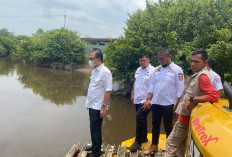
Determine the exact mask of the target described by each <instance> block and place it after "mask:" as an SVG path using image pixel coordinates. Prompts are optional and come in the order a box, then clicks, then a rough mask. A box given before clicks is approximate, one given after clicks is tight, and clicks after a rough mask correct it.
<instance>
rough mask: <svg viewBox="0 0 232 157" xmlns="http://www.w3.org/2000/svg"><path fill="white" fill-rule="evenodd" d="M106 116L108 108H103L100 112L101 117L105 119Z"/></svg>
mask: <svg viewBox="0 0 232 157" xmlns="http://www.w3.org/2000/svg"><path fill="white" fill-rule="evenodd" d="M105 116H106V107H102V108H101V110H100V117H101V118H104V117H105Z"/></svg>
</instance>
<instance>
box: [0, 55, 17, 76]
mask: <svg viewBox="0 0 232 157" xmlns="http://www.w3.org/2000/svg"><path fill="white" fill-rule="evenodd" d="M12 62H13V61H12V60H11V59H9V58H0V76H1V75H7V76H8V75H10V74H11V75H12V74H13V72H14V70H15V66H16V62H14V63H15V64H12Z"/></svg>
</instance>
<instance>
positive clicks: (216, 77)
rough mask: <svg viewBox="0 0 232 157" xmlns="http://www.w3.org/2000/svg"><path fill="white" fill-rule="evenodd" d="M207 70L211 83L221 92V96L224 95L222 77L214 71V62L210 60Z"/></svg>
mask: <svg viewBox="0 0 232 157" xmlns="http://www.w3.org/2000/svg"><path fill="white" fill-rule="evenodd" d="M207 69H208V71H209V73H210V76H211V83H212V85H213V86H214V88H215V89H216V90H217V91H218V92H219V96H221V95H222V93H223V86H222V82H221V77H220V76H219V75H218V74H217V73H216V72H214V71H213V70H212V60H211V59H210V58H209V59H208V60H207Z"/></svg>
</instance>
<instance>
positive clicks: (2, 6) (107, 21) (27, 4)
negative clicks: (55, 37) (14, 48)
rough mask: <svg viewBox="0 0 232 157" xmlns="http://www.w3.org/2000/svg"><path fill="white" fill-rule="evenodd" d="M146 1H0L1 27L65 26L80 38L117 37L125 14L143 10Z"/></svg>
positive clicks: (23, 30)
mask: <svg viewBox="0 0 232 157" xmlns="http://www.w3.org/2000/svg"><path fill="white" fill-rule="evenodd" d="M145 3H146V2H145V0H0V29H1V28H7V29H8V31H10V32H14V34H15V35H31V34H32V33H35V32H36V31H37V29H38V28H42V29H44V30H51V29H57V28H61V27H63V26H64V15H66V23H65V25H66V28H67V29H70V30H73V31H78V32H79V33H80V35H81V37H92V38H94V37H95V38H106V37H112V38H117V37H119V36H120V35H122V34H123V27H125V26H126V25H125V21H126V19H128V14H127V13H130V14H132V13H133V12H134V11H136V10H137V9H145V7H146V4H145Z"/></svg>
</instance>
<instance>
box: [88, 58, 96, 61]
mask: <svg viewBox="0 0 232 157" xmlns="http://www.w3.org/2000/svg"><path fill="white" fill-rule="evenodd" d="M94 59H97V58H91V57H89V60H91V61H92V60H94Z"/></svg>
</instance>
